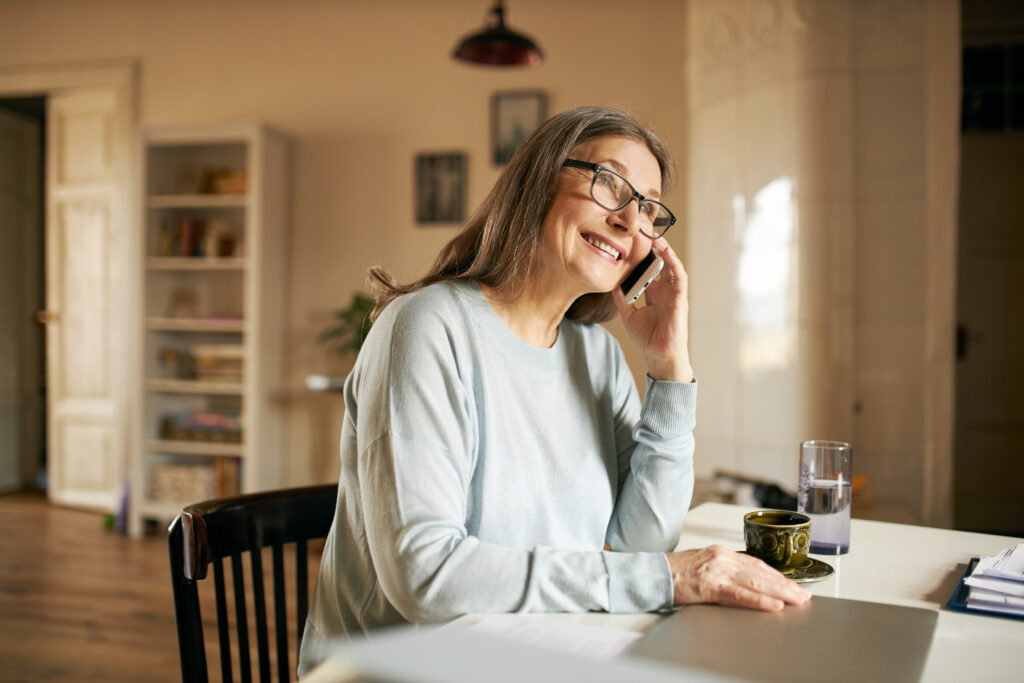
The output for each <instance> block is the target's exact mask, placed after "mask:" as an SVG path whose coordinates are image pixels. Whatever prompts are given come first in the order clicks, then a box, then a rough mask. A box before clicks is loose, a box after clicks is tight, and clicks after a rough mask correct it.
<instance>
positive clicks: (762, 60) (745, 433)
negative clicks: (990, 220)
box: [687, 0, 960, 525]
mask: <svg viewBox="0 0 1024 683" xmlns="http://www.w3.org/2000/svg"><path fill="white" fill-rule="evenodd" d="M690 9H691V13H690V15H689V16H688V20H687V26H688V30H689V32H690V36H691V39H690V41H689V47H690V49H691V53H690V54H689V56H688V60H689V61H688V65H689V67H690V69H691V70H692V74H693V77H692V83H693V88H692V92H691V97H690V99H689V106H690V107H691V110H692V127H691V139H692V144H691V146H690V151H689V153H690V161H689V165H690V168H691V175H690V178H691V182H690V192H689V195H690V197H691V203H690V205H689V215H690V230H689V245H690V249H689V252H688V253H689V256H690V262H691V264H692V266H691V270H692V277H693V279H694V285H693V288H692V289H693V295H692V311H693V313H692V316H691V327H692V328H693V333H692V338H693V355H694V356H695V358H697V359H699V361H698V363H697V365H698V367H699V368H701V370H700V371H699V374H700V375H701V377H702V380H703V381H704V386H703V387H702V393H701V420H700V421H699V424H698V440H699V442H700V443H701V444H702V452H703V453H704V456H705V457H703V458H701V459H700V460H699V461H698V471H700V472H703V473H710V472H711V471H712V469H713V468H715V467H721V468H725V469H733V470H739V471H742V472H751V473H756V474H758V475H760V476H762V477H766V478H769V479H773V480H775V481H778V482H779V483H780V484H781V485H783V486H786V487H790V488H792V487H794V486H795V482H796V476H797V456H798V445H799V443H800V441H801V440H804V439H837V440H848V441H851V442H853V444H854V451H855V457H854V469H855V471H856V472H858V473H860V474H862V475H865V476H866V477H867V481H868V490H869V491H870V492H871V494H872V498H873V500H874V503H875V504H876V506H886V507H888V508H889V509H890V510H896V512H895V513H892V512H889V513H882V514H879V513H877V512H874V511H872V510H870V509H868V506H867V505H866V503H867V502H868V499H866V498H860V499H859V500H858V498H855V505H854V514H858V512H860V513H866V514H873V515H874V516H887V515H889V514H898V515H899V518H900V519H910V520H914V521H918V522H926V523H929V524H935V525H948V524H949V523H950V522H951V521H952V518H951V514H950V513H951V505H950V503H951V487H950V481H951V471H952V416H953V410H952V408H953V396H952V383H953V348H952V340H953V314H954V285H955V258H954V255H955V243H956V223H955V221H956V189H957V185H956V178H957V163H958V159H957V150H958V144H957V139H958V135H959V132H958V129H959V68H958V64H959V58H960V57H959V55H960V49H959V15H958V9H959V6H958V3H957V2H955V0H901V1H899V2H880V1H864V2H861V1H859V0H840V1H838V2H833V3H828V4H826V3H796V4H794V5H792V6H791V5H788V4H784V3H778V2H762V3H747V2H741V1H738V0H736V1H733V0H730V1H721V0H693V1H692V2H691V3H690ZM858 505H860V508H859V509H858Z"/></svg>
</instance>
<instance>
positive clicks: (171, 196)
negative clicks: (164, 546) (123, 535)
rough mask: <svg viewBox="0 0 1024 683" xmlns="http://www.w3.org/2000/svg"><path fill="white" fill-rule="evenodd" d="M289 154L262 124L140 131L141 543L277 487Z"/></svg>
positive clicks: (136, 511)
mask: <svg viewBox="0 0 1024 683" xmlns="http://www.w3.org/2000/svg"><path fill="white" fill-rule="evenodd" d="M287 146H288V143H287V140H286V139H285V138H284V136H282V135H281V134H279V133H277V132H275V131H273V130H271V129H269V128H267V127H265V126H262V125H259V124H237V125H217V126H188V127H178V126H175V127H159V128H150V129H147V130H144V131H143V134H142V144H141V155H142V164H141V166H142V168H143V169H144V178H143V182H142V184H141V187H142V189H143V191H144V193H145V196H144V197H143V201H142V203H141V206H142V211H143V215H142V217H141V223H140V224H141V229H142V230H143V232H144V240H143V243H144V249H145V252H144V254H143V259H142V263H143V271H144V272H143V283H144V290H145V291H144V293H143V297H142V302H143V308H144V310H143V315H142V319H143V320H144V327H143V330H142V331H141V334H142V336H143V343H142V348H143V350H144V351H143V352H144V363H143V368H142V373H141V374H142V382H141V385H140V387H139V391H138V396H139V401H140V406H141V410H140V411H139V412H140V415H141V417H142V424H141V425H140V426H139V429H138V430H137V432H138V438H137V442H136V444H137V447H136V448H135V449H133V450H134V453H135V455H134V457H133V463H132V486H131V501H130V507H129V531H130V532H131V533H132V534H133V535H139V534H141V533H142V532H143V531H144V529H145V526H146V522H147V521H153V522H157V523H159V524H161V525H163V524H166V523H168V522H169V521H170V520H171V519H172V518H173V517H174V515H176V514H177V513H178V512H179V511H180V510H181V508H182V507H183V506H184V505H187V504H189V503H194V502H198V501H200V500H204V499H207V498H212V497H218V496H223V495H231V494H234V493H241V492H248V491H257V490H263V489H269V488H274V487H277V486H280V485H281V483H282V482H281V471H282V461H281V458H282V452H283V440H282V437H283V419H284V416H283V414H282V409H281V407H280V406H278V405H276V404H275V397H278V396H280V395H281V392H282V390H283V366H282V363H283V353H282V345H283V329H284V320H283V305H284V302H283V300H282V298H281V292H282V290H283V289H284V287H283V285H284V282H285V268H286V263H285V261H284V254H285V253H286V250H285V249H284V246H285V242H284V240H285V230H286V228H285V225H286V216H285V207H286V201H285V200H286V198H285V190H286V187H287V178H286V164H287Z"/></svg>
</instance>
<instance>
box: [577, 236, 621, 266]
mask: <svg viewBox="0 0 1024 683" xmlns="http://www.w3.org/2000/svg"><path fill="white" fill-rule="evenodd" d="M583 239H585V240H586V241H587V243H588V244H593V245H594V246H595V247H597V248H598V249H600V250H601V251H603V252H605V253H606V254H610V255H611V256H612V257H614V258H615V260H616V261H618V260H619V258H621V254H619V252H618V251H617V250H616V249H615V247H613V246H611V245H610V244H605V243H604V242H602V241H600V240H596V239H594V238H593V237H590V236H589V235H584V236H583Z"/></svg>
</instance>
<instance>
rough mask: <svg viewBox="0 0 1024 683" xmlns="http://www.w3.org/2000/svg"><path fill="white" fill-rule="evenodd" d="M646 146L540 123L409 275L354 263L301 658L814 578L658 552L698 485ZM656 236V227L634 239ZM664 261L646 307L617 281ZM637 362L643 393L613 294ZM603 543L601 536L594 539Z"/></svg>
mask: <svg viewBox="0 0 1024 683" xmlns="http://www.w3.org/2000/svg"><path fill="white" fill-rule="evenodd" d="M669 168H670V165H669V159H668V152H667V149H666V148H665V146H664V144H663V143H662V142H661V141H660V140H659V139H658V138H657V137H655V136H654V135H653V134H652V133H651V132H649V131H647V130H646V129H644V128H642V127H641V126H640V125H638V124H637V123H636V122H635V121H633V120H632V119H631V118H629V117H628V116H626V115H625V114H622V113H620V112H617V111H614V110H609V109H603V108H598V107H584V108H580V109H575V110H572V111H568V112H565V113H563V114H560V115H558V116H555V117H554V118H552V119H550V120H549V121H548V122H546V123H545V124H544V125H543V126H542V127H541V128H540V129H538V130H537V131H536V132H535V133H534V134H533V136H531V137H530V139H528V140H527V141H525V142H524V143H523V144H522V145H521V146H520V148H519V150H518V151H517V152H516V154H515V156H514V157H513V159H512V160H511V161H510V163H509V165H508V167H507V168H506V169H505V171H504V173H503V174H502V176H501V177H500V179H499V180H498V182H497V184H496V185H495V187H494V188H493V190H492V191H491V193H490V195H489V196H488V198H487V199H486V201H485V202H484V204H483V206H482V207H481V209H480V210H479V211H478V212H477V214H476V215H475V216H474V217H473V219H472V220H471V221H470V223H469V225H468V226H467V227H466V229H465V230H464V231H462V232H461V233H460V234H459V235H457V236H456V237H455V238H454V239H453V240H452V241H451V242H450V243H449V244H448V245H447V246H446V247H445V248H444V249H443V250H442V252H441V254H440V256H439V257H438V260H437V262H436V263H435V265H434V267H433V268H432V270H431V272H430V274H429V275H427V277H425V278H424V279H422V280H420V281H419V282H416V283H414V284H411V285H407V286H402V285H399V284H398V283H396V282H394V281H393V280H392V279H391V278H390V277H388V276H387V275H386V274H384V273H383V272H382V271H380V270H379V269H374V270H372V271H371V275H372V276H373V277H374V279H375V281H376V283H377V285H378V286H379V288H380V290H381V293H380V296H379V297H378V304H377V308H376V309H375V315H376V316H377V319H376V322H375V324H374V326H373V328H372V330H371V332H370V334H369V336H368V338H367V340H366V343H365V345H364V346H363V349H362V351H361V353H360V355H359V358H358V360H357V362H356V365H355V368H354V369H353V371H352V373H351V375H350V376H349V377H348V379H347V381H346V383H345V409H346V411H345V423H344V426H343V429H342V439H341V458H342V466H341V482H340V486H339V492H338V508H337V512H336V516H335V521H334V525H333V528H332V530H331V534H330V537H329V538H328V541H327V545H326V547H325V550H324V556H323V563H322V566H321V571H320V576H319V580H318V582H317V587H316V591H315V594H314V598H313V604H312V609H311V611H310V615H309V619H308V621H307V624H306V630H305V637H304V639H303V641H302V642H303V652H302V655H301V658H300V670H302V671H304V670H305V669H308V668H309V667H310V666H311V665H312V664H314V663H315V659H316V655H315V654H313V651H314V649H315V647H316V645H317V644H319V643H322V642H323V641H324V640H325V639H328V638H331V637H337V636H340V635H342V634H352V633H356V632H360V631H365V630H369V629H372V628H375V627H379V626H385V625H389V624H397V623H403V622H407V621H409V622H428V621H439V620H445V619H451V618H454V617H457V616H459V615H461V614H466V613H470V612H514V611H594V610H603V611H610V612H636V611H649V610H660V609H666V608H670V607H672V606H673V605H679V604H684V603H693V602H718V603H723V604H731V605H742V606H746V607H752V608H759V609H765V610H778V609H782V607H783V605H784V604H785V603H791V604H800V603H803V602H805V601H806V600H807V599H808V598H809V597H810V596H809V593H807V592H806V591H804V590H803V589H802V588H799V587H798V586H796V585H795V584H792V583H791V582H789V581H787V580H786V579H785V578H783V576H782V575H781V574H779V573H778V572H776V571H775V570H773V569H770V568H768V566H767V565H765V564H763V563H761V562H760V561H759V560H755V559H754V558H752V557H748V556H746V555H742V554H739V553H734V552H731V551H728V550H726V549H725V548H722V547H711V548H706V549H701V550H688V551H684V552H679V553H675V552H670V551H671V550H672V549H673V548H674V547H675V545H676V543H677V541H678V539H679V534H680V531H681V528H682V523H683V517H684V515H685V513H686V510H687V508H688V506H689V502H690V497H691V493H692V488H693V448H694V446H693V427H694V421H695V417H694V416H695V405H696V389H697V385H696V382H695V380H694V377H693V372H692V369H691V367H690V359H689V353H688V349H687V322H686V317H687V298H686V283H687V280H686V272H685V270H684V269H683V265H682V263H681V262H680V260H679V258H678V257H677V256H676V254H675V252H674V251H673V250H672V248H671V247H670V246H669V245H668V243H667V242H666V241H665V240H664V239H663V238H662V237H661V236H660V233H662V232H663V231H664V230H667V229H668V227H670V226H671V224H672V222H673V221H674V218H673V216H672V214H671V212H670V211H669V210H668V209H667V208H666V207H665V206H664V205H662V204H661V203H660V202H658V201H657V200H658V198H659V197H660V196H661V192H662V188H663V187H664V186H666V185H667V184H668V180H669V173H670V171H669ZM652 238H654V239H652ZM652 248H653V249H655V251H656V252H657V253H658V254H660V255H661V256H662V258H664V261H665V266H664V270H663V272H662V274H661V277H660V279H659V280H658V281H656V282H654V283H653V284H652V285H651V286H650V288H649V289H648V290H647V293H646V299H645V303H644V305H640V306H637V307H634V306H632V305H629V304H627V303H626V302H625V300H624V299H623V296H622V294H621V292H620V291H619V284H620V283H621V282H622V281H623V279H624V278H625V277H626V275H627V274H628V273H629V272H630V270H631V269H632V268H634V267H635V266H636V265H637V264H638V263H639V262H640V261H641V260H642V259H643V258H644V257H645V256H646V255H647V254H648V252H649V251H650V250H651V249H652ZM616 311H617V312H618V314H619V315H620V316H622V319H623V322H624V324H625V326H626V329H627V331H628V333H629V336H630V338H631V340H632V341H633V342H634V343H635V344H636V345H637V346H638V347H639V349H640V350H641V351H642V352H643V355H644V358H645V360H646V363H647V388H646V392H645V395H644V400H643V404H642V405H641V403H640V401H639V399H638V397H637V392H636V388H635V386H634V383H633V379H632V375H631V373H630V371H629V368H628V367H627V366H626V363H625V360H624V357H623V354H622V351H621V349H620V348H619V346H618V344H617V343H616V342H615V340H614V338H613V337H612V336H611V335H610V334H609V333H608V332H607V331H606V330H604V328H602V327H601V326H599V325H597V324H595V323H598V322H602V321H605V320H608V319H609V318H610V317H612V316H613V315H614V314H615V312H616ZM608 549H610V550H608Z"/></svg>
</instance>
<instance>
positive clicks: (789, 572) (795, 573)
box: [740, 550, 836, 583]
mask: <svg viewBox="0 0 1024 683" xmlns="http://www.w3.org/2000/svg"><path fill="white" fill-rule="evenodd" d="M740 552H741V553H743V554H744V555H750V553H748V552H747V551H746V550H741V551H740ZM780 571H781V572H782V575H783V576H785V577H786V578H787V579H789V580H790V581H793V582H795V583H814V582H815V581H824V580H825V579H827V578H829V577H830V576H832V575H833V574H835V573H836V570H835V569H833V568H832V565H830V564H828V563H826V562H822V561H821V560H816V559H814V558H813V557H808V558H807V560H806V561H805V562H804V563H803V564H802V565H800V566H799V567H790V568H788V569H781V570H780Z"/></svg>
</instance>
